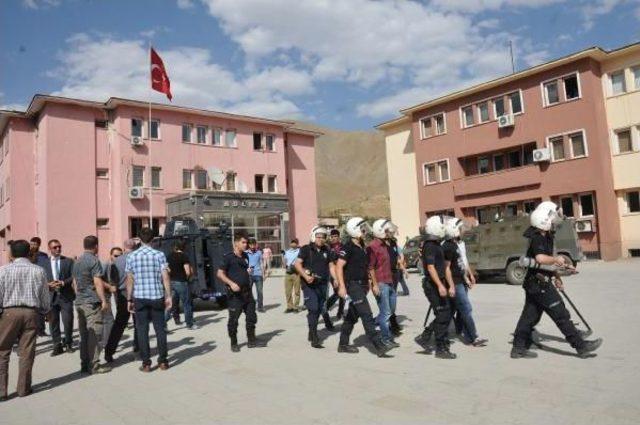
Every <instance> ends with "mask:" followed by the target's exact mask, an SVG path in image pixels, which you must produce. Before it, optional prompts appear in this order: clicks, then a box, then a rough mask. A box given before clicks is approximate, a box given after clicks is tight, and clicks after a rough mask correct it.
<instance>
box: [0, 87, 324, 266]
mask: <svg viewBox="0 0 640 425" xmlns="http://www.w3.org/2000/svg"><path fill="white" fill-rule="evenodd" d="M0 135H1V136H2V137H1V139H0V143H1V146H0V199H1V201H0V249H2V250H6V241H8V240H10V239H19V238H25V239H28V238H29V237H31V236H34V235H38V236H40V237H41V238H42V239H43V241H47V240H49V239H51V238H57V239H59V240H60V241H61V242H62V244H63V247H64V251H65V253H66V254H67V255H76V254H79V253H80V252H81V251H82V238H83V237H84V236H86V235H90V234H96V235H97V236H98V237H99V238H100V245H101V255H103V256H104V255H106V252H107V251H108V249H109V248H110V247H111V246H114V245H120V244H122V241H123V240H124V239H126V238H128V237H131V236H135V235H136V233H137V232H138V231H139V229H140V228H141V227H142V226H145V225H148V224H149V218H150V217H153V226H154V229H157V230H158V231H159V232H161V231H162V229H163V227H164V224H165V222H166V220H167V219H168V218H171V217H167V204H166V201H167V199H169V198H174V199H180V198H181V195H186V196H187V197H189V196H190V197H192V198H194V199H193V200H195V198H197V197H199V198H200V199H205V200H206V205H207V206H208V207H207V208H205V209H200V210H197V211H196V209H195V208H194V210H193V211H185V210H184V209H183V210H181V211H179V212H178V213H176V212H172V214H174V215H177V216H185V215H194V214H197V216H196V217H194V218H196V219H198V220H200V223H201V224H203V225H205V226H215V225H216V224H217V223H218V222H219V221H220V220H223V219H224V220H225V221H226V222H227V223H229V224H231V225H232V226H233V230H244V231H246V232H247V233H249V234H250V235H251V236H255V237H257V238H258V240H259V242H260V243H261V245H269V246H271V248H272V249H273V251H274V252H279V251H280V249H281V247H282V246H283V245H284V244H285V243H286V241H287V239H289V238H290V237H296V236H297V237H300V238H305V237H306V235H307V233H308V231H309V229H310V228H311V227H312V226H313V225H314V224H315V223H316V221H317V200H316V185H315V164H314V141H315V138H316V137H317V136H318V134H317V133H313V132H309V131H305V130H300V129H297V128H295V127H294V126H293V123H291V122H287V121H276V120H270V119H264V118H256V117H248V116H242V115H234V114H228V113H222V112H214V111H207V110H200V109H195V108H185V107H178V106H172V105H162V104H152V109H151V122H149V104H148V103H146V102H140V101H134V100H127V99H120V98H110V99H109V100H108V101H107V102H105V103H102V102H92V101H85V100H77V99H68V98H60V97H53V96H45V95H36V96H35V97H34V98H33V100H32V101H31V104H30V105H29V107H28V108H27V110H26V111H25V112H10V111H0ZM183 197H184V196H183ZM194 204H197V203H195V202H194ZM1 254H3V255H2V260H1V261H3V262H4V261H5V259H6V255H4V253H1Z"/></svg>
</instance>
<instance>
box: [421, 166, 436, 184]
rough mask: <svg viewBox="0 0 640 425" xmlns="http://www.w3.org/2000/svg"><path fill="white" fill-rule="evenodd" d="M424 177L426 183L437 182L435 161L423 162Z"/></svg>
mask: <svg viewBox="0 0 640 425" xmlns="http://www.w3.org/2000/svg"><path fill="white" fill-rule="evenodd" d="M424 178H425V182H426V184H435V183H438V171H437V170H436V164H435V163H432V164H424Z"/></svg>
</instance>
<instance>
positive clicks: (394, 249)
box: [385, 224, 404, 337]
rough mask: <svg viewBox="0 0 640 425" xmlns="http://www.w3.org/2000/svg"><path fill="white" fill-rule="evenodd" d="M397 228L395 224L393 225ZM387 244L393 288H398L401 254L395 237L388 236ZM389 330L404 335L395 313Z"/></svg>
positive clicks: (396, 335)
mask: <svg viewBox="0 0 640 425" xmlns="http://www.w3.org/2000/svg"><path fill="white" fill-rule="evenodd" d="M393 226H394V228H395V224H394V225H393ZM385 242H386V244H387V250H388V251H389V262H390V263H391V275H392V276H393V287H394V288H396V289H397V288H398V283H400V279H402V273H404V271H403V270H402V269H401V268H400V262H399V259H400V252H399V250H398V241H397V240H396V238H395V237H393V236H388V237H387V238H386V240H385ZM389 329H390V330H391V333H392V334H393V336H395V337H398V336H400V335H402V326H401V325H400V323H399V322H398V316H396V312H395V311H393V312H392V313H391V316H390V317H389Z"/></svg>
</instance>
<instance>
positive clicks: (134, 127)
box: [131, 118, 143, 137]
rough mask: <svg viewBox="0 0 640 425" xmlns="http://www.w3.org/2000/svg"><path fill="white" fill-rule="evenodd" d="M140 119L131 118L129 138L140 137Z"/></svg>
mask: <svg viewBox="0 0 640 425" xmlns="http://www.w3.org/2000/svg"><path fill="white" fill-rule="evenodd" d="M142 125H143V124H142V119H141V118H131V137H142Z"/></svg>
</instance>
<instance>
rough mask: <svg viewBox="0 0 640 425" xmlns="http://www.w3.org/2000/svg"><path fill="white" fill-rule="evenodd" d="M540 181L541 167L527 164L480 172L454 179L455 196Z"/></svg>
mask: <svg viewBox="0 0 640 425" xmlns="http://www.w3.org/2000/svg"><path fill="white" fill-rule="evenodd" d="M539 183H540V167H538V166H537V165H527V166H524V167H518V168H510V169H507V170H502V171H497V172H493V173H488V174H478V175H475V176H469V177H464V178H462V179H457V180H454V181H453V193H454V194H455V196H465V195H473V194H476V193H485V192H494V191H499V190H506V189H512V188H517V187H523V186H529V185H535V184H539Z"/></svg>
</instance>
